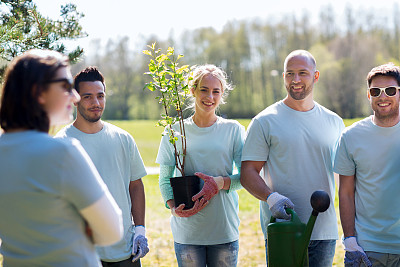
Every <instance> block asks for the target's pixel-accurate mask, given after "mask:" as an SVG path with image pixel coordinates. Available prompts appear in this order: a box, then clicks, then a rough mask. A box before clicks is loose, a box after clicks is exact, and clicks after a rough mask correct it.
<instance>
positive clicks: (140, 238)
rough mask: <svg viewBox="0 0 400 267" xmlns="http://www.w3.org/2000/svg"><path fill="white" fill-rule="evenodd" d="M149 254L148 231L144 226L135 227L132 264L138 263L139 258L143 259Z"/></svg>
mask: <svg viewBox="0 0 400 267" xmlns="http://www.w3.org/2000/svg"><path fill="white" fill-rule="evenodd" d="M148 252H149V246H148V245H147V238H146V229H145V228H144V226H143V225H138V226H135V235H134V236H133V247H132V255H133V258H132V262H135V261H137V260H138V259H139V258H143V257H144V256H145V255H146V254H147V253H148Z"/></svg>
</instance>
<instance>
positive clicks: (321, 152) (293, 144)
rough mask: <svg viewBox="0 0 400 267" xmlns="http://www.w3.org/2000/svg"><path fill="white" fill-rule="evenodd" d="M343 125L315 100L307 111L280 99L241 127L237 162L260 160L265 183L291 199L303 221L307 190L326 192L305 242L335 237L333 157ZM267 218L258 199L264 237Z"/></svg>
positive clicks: (266, 210)
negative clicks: (244, 132)
mask: <svg viewBox="0 0 400 267" xmlns="http://www.w3.org/2000/svg"><path fill="white" fill-rule="evenodd" d="M343 129H344V124H343V120H342V119H341V118H340V117H339V116H338V115H336V114H335V113H333V112H332V111H329V110H328V109H326V108H324V107H322V106H321V105H319V104H318V103H316V102H315V106H314V108H313V109H312V110H310V111H307V112H300V111H296V110H294V109H291V108H289V107H288V106H286V105H285V104H284V103H283V101H279V102H277V103H275V104H273V105H271V106H269V107H268V108H266V109H265V110H264V111H262V112H261V113H260V114H258V115H257V116H256V117H255V118H254V119H253V120H252V122H251V123H250V125H249V127H248V129H247V137H246V142H245V145H244V147H243V154H242V161H265V162H266V163H265V165H264V168H263V169H264V172H263V178H264V180H265V182H266V184H267V185H268V187H269V188H271V189H272V190H273V191H276V192H278V193H280V194H282V195H284V196H286V197H288V198H289V199H290V200H291V201H292V202H293V204H294V205H295V212H296V213H297V215H298V216H299V218H300V220H301V221H302V222H303V223H307V221H308V219H309V217H310V215H311V211H312V207H311V204H310V197H311V195H312V193H313V192H314V191H316V190H324V191H326V192H327V193H328V194H329V196H330V199H331V205H330V207H329V208H328V210H327V211H325V212H324V213H320V214H319V215H318V218H317V220H316V223H315V226H314V229H313V232H312V235H311V240H327V239H338V228H337V219H336V213H335V207H334V200H335V181H334V177H333V160H334V157H335V150H336V145H337V142H338V139H339V137H340V133H341V131H342V130H343ZM270 217H271V213H270V211H269V207H268V204H267V203H266V202H265V201H261V202H260V218H261V227H262V230H263V233H264V237H265V239H266V238H267V229H266V228H267V225H268V223H269V221H270Z"/></svg>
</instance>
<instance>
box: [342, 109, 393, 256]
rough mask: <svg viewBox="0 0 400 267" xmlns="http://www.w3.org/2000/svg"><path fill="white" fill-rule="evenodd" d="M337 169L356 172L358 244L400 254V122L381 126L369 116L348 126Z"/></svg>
mask: <svg viewBox="0 0 400 267" xmlns="http://www.w3.org/2000/svg"><path fill="white" fill-rule="evenodd" d="M334 170H335V172H337V173H339V174H341V175H346V176H350V175H356V179H355V186H356V188H355V206H356V214H355V230H356V232H357V233H356V235H357V241H358V243H359V245H360V246H361V247H362V248H363V249H364V250H365V251H374V252H379V253H392V254H400V205H399V204H400V123H398V124H396V125H395V126H393V127H379V126H377V125H375V124H374V123H373V122H372V116H370V117H367V118H365V119H363V120H361V121H359V122H357V123H354V124H353V125H352V126H350V127H348V128H346V130H345V131H344V132H343V135H342V137H341V139H340V143H339V147H338V150H337V153H336V159H335V167H334Z"/></svg>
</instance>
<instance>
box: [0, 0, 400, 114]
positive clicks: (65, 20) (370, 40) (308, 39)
mask: <svg viewBox="0 0 400 267" xmlns="http://www.w3.org/2000/svg"><path fill="white" fill-rule="evenodd" d="M1 5H2V14H1V17H0V19H1V25H0V26H1V27H0V37H1V40H0V41H1V42H0V56H1V57H2V58H3V59H5V60H9V59H10V58H12V57H13V56H15V55H17V54H19V53H21V52H23V51H24V50H26V49H29V48H31V47H41V48H49V49H54V50H58V51H60V52H64V53H65V52H66V51H65V47H64V45H63V44H62V41H63V40H66V39H75V38H79V37H82V36H85V33H84V32H83V29H82V27H81V26H80V25H79V19H80V18H82V17H83V14H81V13H79V12H77V11H76V7H75V6H74V5H71V4H67V5H65V6H62V7H61V10H60V12H61V14H60V19H59V20H56V21H53V20H49V19H46V18H43V17H42V16H41V15H40V13H38V12H37V11H36V7H35V5H34V4H33V3H32V0H20V1H13V0H1ZM4 7H7V8H8V12H4ZM166 23H167V22H166ZM155 41H156V42H157V44H158V46H159V47H161V48H163V49H166V48H167V47H168V46H174V47H175V51H177V52H178V53H181V54H184V55H185V57H184V58H183V61H182V63H185V64H190V65H195V64H205V63H212V64H215V65H217V66H220V67H222V68H223V69H224V70H225V71H226V72H227V73H228V76H229V77H230V79H231V82H232V84H233V85H234V86H235V90H233V91H232V92H231V94H230V96H229V97H228V99H227V103H228V104H226V105H223V106H222V107H221V110H220V114H221V115H223V116H226V117H228V118H251V117H253V116H254V115H255V114H257V113H258V112H260V111H261V110H262V109H264V108H265V107H267V106H268V105H271V104H273V103H274V102H276V101H278V100H280V99H282V98H283V97H284V96H285V95H286V90H285V88H284V85H283V79H282V71H283V61H284V59H285V57H286V55H287V54H288V53H289V52H291V51H292V50H295V49H306V50H308V51H310V52H311V53H312V54H313V55H314V56H315V58H316V60H317V67H318V69H319V70H320V72H321V75H320V80H319V82H318V83H317V85H316V87H315V90H314V94H315V98H316V100H317V101H318V102H319V103H320V104H322V105H324V106H326V107H327V108H329V109H331V110H333V111H335V112H336V113H338V114H339V115H340V116H342V117H343V118H354V117H362V116H366V115H368V114H369V113H370V109H369V105H368V101H367V98H366V82H365V77H366V75H367V73H368V72H369V70H370V69H371V68H372V67H374V66H376V65H378V64H383V63H386V62H388V61H392V62H394V63H395V64H396V65H399V64H400V10H399V5H398V4H395V5H394V6H393V7H388V8H387V9H386V10H384V11H383V12H382V11H380V12H377V10H373V9H370V10H361V11H360V10H354V9H352V8H351V7H350V6H348V7H347V8H346V9H345V10H344V13H343V14H342V15H341V16H340V17H339V16H338V14H336V13H335V12H334V10H333V7H332V6H330V5H327V6H324V7H322V8H321V9H320V12H319V16H318V18H316V19H315V18H314V19H313V17H312V16H311V14H310V13H308V12H307V11H303V13H302V14H300V15H298V14H296V15H295V14H286V15H283V16H281V18H280V19H278V20H276V19H272V18H268V17H267V18H263V19H261V18H258V19H248V20H242V21H230V22H227V23H226V24H225V26H224V28H223V29H222V30H221V31H217V30H215V29H214V28H211V27H210V28H199V29H196V30H188V31H186V32H184V33H182V34H181V35H180V36H178V37H175V36H173V35H172V34H171V35H170V37H169V38H168V39H166V40H161V39H160V38H158V37H157V36H145V37H143V38H142V39H140V40H135V43H136V44H137V45H136V47H137V48H135V49H134V50H133V49H132V48H131V47H130V45H129V39H128V37H123V38H120V39H118V40H109V41H108V42H107V43H106V45H102V44H101V41H100V40H98V41H95V42H93V43H92V48H91V49H90V51H86V55H87V56H86V57H84V58H83V59H82V60H81V61H79V62H78V63H76V64H75V65H73V73H77V72H78V71H79V70H80V69H82V68H83V67H85V66H87V65H97V66H98V67H99V68H100V70H101V71H102V72H103V73H104V74H105V76H106V83H107V95H108V97H107V109H106V111H105V119H156V118H158V117H159V113H160V108H161V106H160V105H158V104H157V102H156V100H155V99H154V94H151V93H150V92H147V91H144V90H143V87H144V85H145V83H146V82H148V81H149V78H148V77H147V76H145V75H143V73H144V72H145V71H146V70H147V64H148V61H147V60H148V58H147V57H146V56H145V55H143V54H142V52H141V51H142V50H144V49H146V45H147V44H151V43H153V42H155ZM81 53H82V49H80V48H79V47H77V48H76V49H75V50H74V51H72V52H70V54H69V56H70V58H71V59H73V60H76V59H77V58H78V57H79V55H81ZM188 114H190V111H188V112H187V115H188Z"/></svg>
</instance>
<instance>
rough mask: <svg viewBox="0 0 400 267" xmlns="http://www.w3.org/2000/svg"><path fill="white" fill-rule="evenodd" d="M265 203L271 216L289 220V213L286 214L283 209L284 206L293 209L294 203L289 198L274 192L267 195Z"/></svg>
mask: <svg viewBox="0 0 400 267" xmlns="http://www.w3.org/2000/svg"><path fill="white" fill-rule="evenodd" d="M267 203H268V206H269V210H270V211H271V215H272V217H274V218H277V219H285V220H290V214H287V213H286V210H285V208H289V209H294V204H293V203H292V201H290V199H288V198H287V197H285V196H282V195H281V194H279V193H278V192H274V193H271V194H270V195H269V196H268V197H267Z"/></svg>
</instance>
